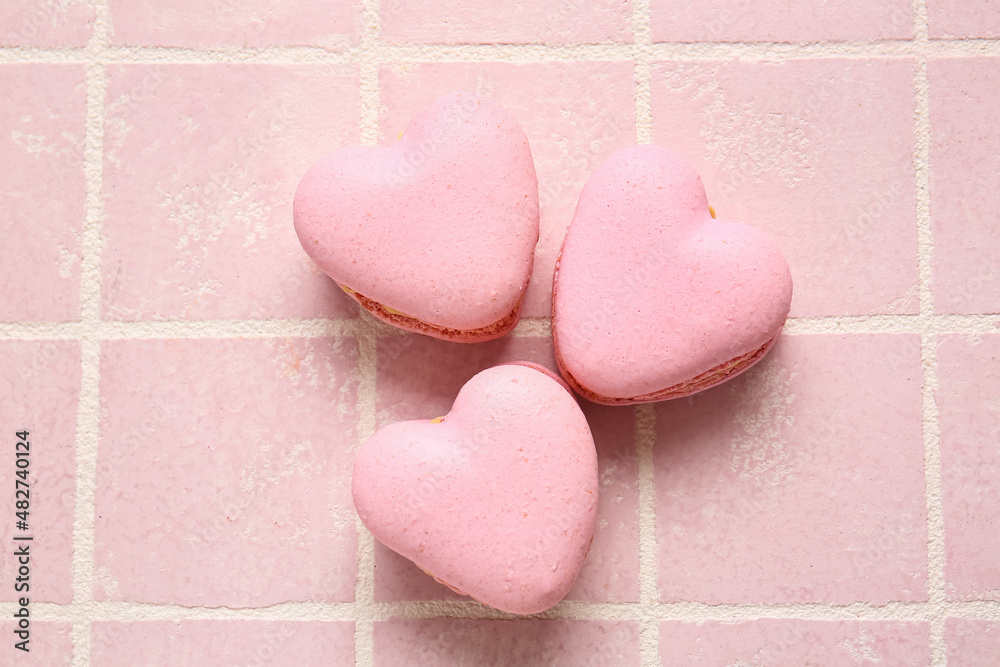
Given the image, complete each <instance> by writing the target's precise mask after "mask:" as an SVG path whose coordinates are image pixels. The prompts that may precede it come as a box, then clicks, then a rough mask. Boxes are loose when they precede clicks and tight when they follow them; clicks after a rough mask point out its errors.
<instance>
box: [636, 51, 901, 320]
mask: <svg viewBox="0 0 1000 667" xmlns="http://www.w3.org/2000/svg"><path fill="white" fill-rule="evenodd" d="M913 76H914V65H913V62H912V61H910V60H906V59H899V60H864V59H850V60H846V59H839V58H825V59H803V60H789V61H785V62H782V63H769V62H736V61H733V62H726V63H721V62H704V63H677V62H664V63H656V64H654V66H653V70H652V99H653V121H654V135H655V141H656V143H658V144H661V145H664V146H667V147H670V148H673V149H674V150H676V151H678V152H679V153H681V154H682V155H684V156H685V157H686V158H687V159H689V160H690V161H691V162H692V163H693V164H694V165H695V166H696V167H697V169H698V171H699V172H700V174H701V176H702V179H703V180H704V182H705V186H706V189H707V191H708V196H709V200H710V201H711V203H712V204H713V205H714V206H715V209H716V211H718V214H719V217H720V219H723V220H735V221H739V222H745V223H748V224H751V225H754V226H756V227H759V228H761V229H763V230H765V231H767V232H768V233H770V234H771V235H773V237H774V238H775V240H776V241H777V243H778V245H779V246H780V247H781V249H782V251H783V252H784V253H785V257H786V258H787V259H788V263H789V265H790V266H791V270H792V277H793V279H794V282H795V295H794V297H793V299H792V315H793V316H811V315H866V314H872V313H915V312H917V307H918V303H917V226H916V205H915V184H914V183H915V181H914V166H913V145H914V137H913V113H914V112H913V104H914V102H913V99H914V97H913V96H914V92H913Z"/></svg>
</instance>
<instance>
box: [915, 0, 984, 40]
mask: <svg viewBox="0 0 1000 667" xmlns="http://www.w3.org/2000/svg"><path fill="white" fill-rule="evenodd" d="M927 23H928V27H929V33H930V36H931V38H940V39H956V38H962V37H978V38H991V37H993V38H995V37H1000V10H998V9H997V4H996V1H995V0H927Z"/></svg>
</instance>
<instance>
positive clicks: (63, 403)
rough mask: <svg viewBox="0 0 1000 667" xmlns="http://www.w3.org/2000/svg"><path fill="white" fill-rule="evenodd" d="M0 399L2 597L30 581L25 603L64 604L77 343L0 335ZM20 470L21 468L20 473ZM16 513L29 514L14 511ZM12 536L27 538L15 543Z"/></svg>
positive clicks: (69, 596)
mask: <svg viewBox="0 0 1000 667" xmlns="http://www.w3.org/2000/svg"><path fill="white" fill-rule="evenodd" d="M0 397H2V400H0V425H3V429H4V433H3V438H4V445H5V453H4V465H2V466H0V488H2V489H4V491H3V493H2V494H0V511H2V512H3V517H4V521H3V522H2V523H0V540H3V544H4V545H5V546H4V548H3V549H2V550H0V580H2V581H3V582H5V583H4V586H3V587H2V588H0V600H18V599H19V598H21V597H23V593H24V592H25V591H23V590H22V591H18V590H16V589H15V586H16V585H20V584H27V585H28V587H29V590H28V591H27V593H29V595H28V596H27V597H28V599H29V600H30V601H32V602H59V603H63V604H66V603H69V602H71V601H72V600H73V509H74V504H75V502H76V421H77V420H76V416H77V411H78V410H79V403H80V346H79V344H78V343H76V342H75V341H61V340H60V341H52V340H46V341H0ZM19 433H20V434H22V435H24V436H25V437H24V438H21V437H19V435H18V434H19ZM18 452H20V454H19V453H18ZM24 453H27V456H24V455H23V454H24ZM19 460H24V461H26V463H24V464H21V463H18V462H17V461H19ZM22 471H25V473H26V474H23V475H22V474H18V473H20V472H22ZM25 478H27V479H25ZM25 485H27V486H25ZM17 503H24V504H21V505H20V506H19V505H18V504H17ZM18 512H26V514H25V515H24V516H18V515H17V513H18ZM20 521H24V524H25V528H24V529H21V527H20V523H19V522H20ZM16 537H31V538H32V539H31V540H30V541H29V540H17V541H15V539H14V538H16ZM24 550H27V552H28V556H27V558H28V561H29V562H28V563H27V565H28V567H29V570H30V571H29V573H28V580H27V581H22V582H16V579H17V578H18V577H19V576H20V575H19V572H18V570H19V567H20V565H21V563H20V562H19V561H20V556H18V557H15V555H14V554H15V553H16V552H21V553H23V551H24ZM4 645H5V647H6V642H4Z"/></svg>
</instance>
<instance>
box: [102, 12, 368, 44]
mask: <svg viewBox="0 0 1000 667" xmlns="http://www.w3.org/2000/svg"><path fill="white" fill-rule="evenodd" d="M110 4H111V20H112V26H113V28H112V30H111V31H110V33H111V42H112V43H113V44H125V45H140V46H186V47H218V46H240V45H244V46H250V47H264V46H270V45H274V44H288V45H301V44H307V45H315V46H322V47H324V48H328V49H343V48H345V47H347V46H349V45H350V44H351V43H353V42H355V41H357V36H358V32H359V22H360V8H361V7H360V3H357V2H351V1H346V2H344V1H341V2H323V1H322V0H257V1H256V2H241V1H240V0H212V1H211V2H199V1H198V0H111V3H110Z"/></svg>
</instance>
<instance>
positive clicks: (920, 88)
mask: <svg viewBox="0 0 1000 667" xmlns="http://www.w3.org/2000/svg"><path fill="white" fill-rule="evenodd" d="M913 21H914V40H913V42H914V47H915V50H917V51H918V52H919V55H918V56H917V58H916V72H915V75H914V102H915V114H914V166H915V176H916V204H917V208H916V213H917V248H918V250H917V270H918V275H919V292H918V294H919V302H920V316H919V319H920V320H922V321H924V322H926V325H925V326H924V327H923V335H921V337H920V343H921V344H920V352H921V354H920V356H921V365H922V367H923V392H922V414H923V419H922V433H923V442H924V480H925V482H924V483H925V488H926V506H927V598H928V603H929V607H930V608H929V609H928V610H927V611H926V612H925V613H926V614H927V616H926V618H927V620H928V622H929V624H930V637H929V642H930V649H931V664H932V665H934V666H935V667H944V665H945V664H947V660H948V657H947V649H946V647H945V643H944V622H945V617H946V616H947V607H946V605H947V596H946V595H945V579H944V557H945V552H944V538H945V535H944V510H943V507H942V504H941V503H942V487H941V440H940V430H939V426H938V411H937V403H936V400H935V397H934V393H935V391H936V390H937V342H938V336H937V332H936V331H934V328H933V326H931V325H932V324H933V321H934V293H933V282H932V281H933V256H934V237H933V229H932V225H931V193H930V185H931V167H932V165H931V159H930V152H931V151H930V143H931V119H930V90H929V87H928V81H927V60H928V57H929V56H930V55H931V54H933V53H934V50H933V49H930V48H927V47H928V46H929V45H930V40H929V39H928V23H927V6H926V2H925V0H913Z"/></svg>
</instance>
